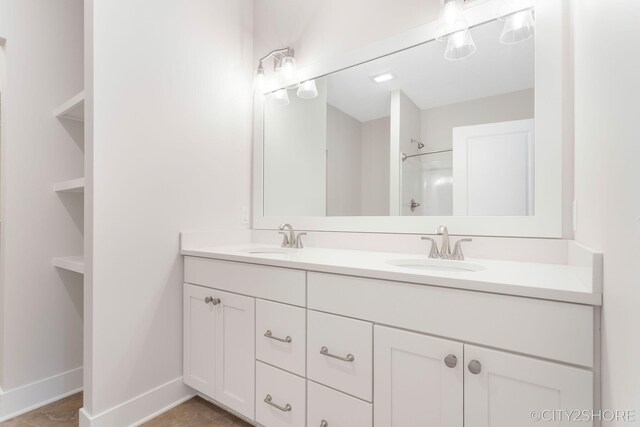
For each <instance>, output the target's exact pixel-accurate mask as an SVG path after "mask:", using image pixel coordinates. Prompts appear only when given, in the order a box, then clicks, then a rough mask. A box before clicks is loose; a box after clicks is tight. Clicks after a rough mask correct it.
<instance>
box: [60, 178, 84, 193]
mask: <svg viewBox="0 0 640 427" xmlns="http://www.w3.org/2000/svg"><path fill="white" fill-rule="evenodd" d="M53 191H55V192H56V193H84V178H75V179H69V180H67V181H62V182H58V183H55V184H54V185H53Z"/></svg>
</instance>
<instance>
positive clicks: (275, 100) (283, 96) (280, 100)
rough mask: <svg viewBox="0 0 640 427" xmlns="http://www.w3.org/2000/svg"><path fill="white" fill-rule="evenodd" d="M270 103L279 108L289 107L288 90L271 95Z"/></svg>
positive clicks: (281, 90)
mask: <svg viewBox="0 0 640 427" xmlns="http://www.w3.org/2000/svg"><path fill="white" fill-rule="evenodd" d="M269 101H270V102H271V103H272V104H273V105H277V106H279V107H284V106H285V105H289V94H288V93H287V89H280V90H277V91H275V92H273V93H272V94H271V97H270V98H269Z"/></svg>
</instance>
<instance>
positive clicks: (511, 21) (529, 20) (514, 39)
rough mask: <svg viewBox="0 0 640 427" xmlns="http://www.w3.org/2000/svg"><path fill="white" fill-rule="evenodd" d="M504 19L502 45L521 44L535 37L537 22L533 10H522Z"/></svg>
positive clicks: (501, 36)
mask: <svg viewBox="0 0 640 427" xmlns="http://www.w3.org/2000/svg"><path fill="white" fill-rule="evenodd" d="M502 19H503V20H504V27H503V28H502V34H501V35H500V42H501V43H503V44H513V43H520V42H523V41H525V40H527V39H529V38H531V37H533V35H534V33H535V22H534V20H533V10H532V9H526V10H520V11H518V12H515V13H512V14H511V15H507V16H505V17H504V18H502Z"/></svg>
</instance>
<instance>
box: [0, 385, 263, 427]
mask: <svg viewBox="0 0 640 427" xmlns="http://www.w3.org/2000/svg"><path fill="white" fill-rule="evenodd" d="M81 407H82V393H78V394H74V395H73V396H69V397H67V398H65V399H62V400H60V401H58V402H55V403H52V404H50V405H47V406H43V407H42V408H39V409H36V410H34V411H31V412H28V413H26V414H24V415H20V416H19V417H16V418H13V419H11V420H8V421H5V422H3V423H0V426H2V427H75V426H77V425H78V410H79V409H80V408H81ZM143 426H145V427H200V426H202V427H250V424H248V423H246V422H244V421H242V420H241V419H239V418H237V417H235V416H233V415H231V414H230V413H228V412H226V411H224V410H222V409H220V408H218V407H217V406H215V405H214V404H212V403H209V402H207V401H206V400H204V399H201V398H200V397H194V398H193V399H190V400H188V401H186V402H184V403H182V404H181V405H178V406H176V407H175V408H173V409H171V410H170V411H167V412H165V413H164V414H162V415H160V416H158V417H156V418H154V419H152V420H151V421H149V422H147V423H145V424H143Z"/></svg>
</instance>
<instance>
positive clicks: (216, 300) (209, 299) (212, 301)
mask: <svg viewBox="0 0 640 427" xmlns="http://www.w3.org/2000/svg"><path fill="white" fill-rule="evenodd" d="M204 302H205V304H213V305H218V304H220V298H214V297H206V298H205V299H204Z"/></svg>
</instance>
